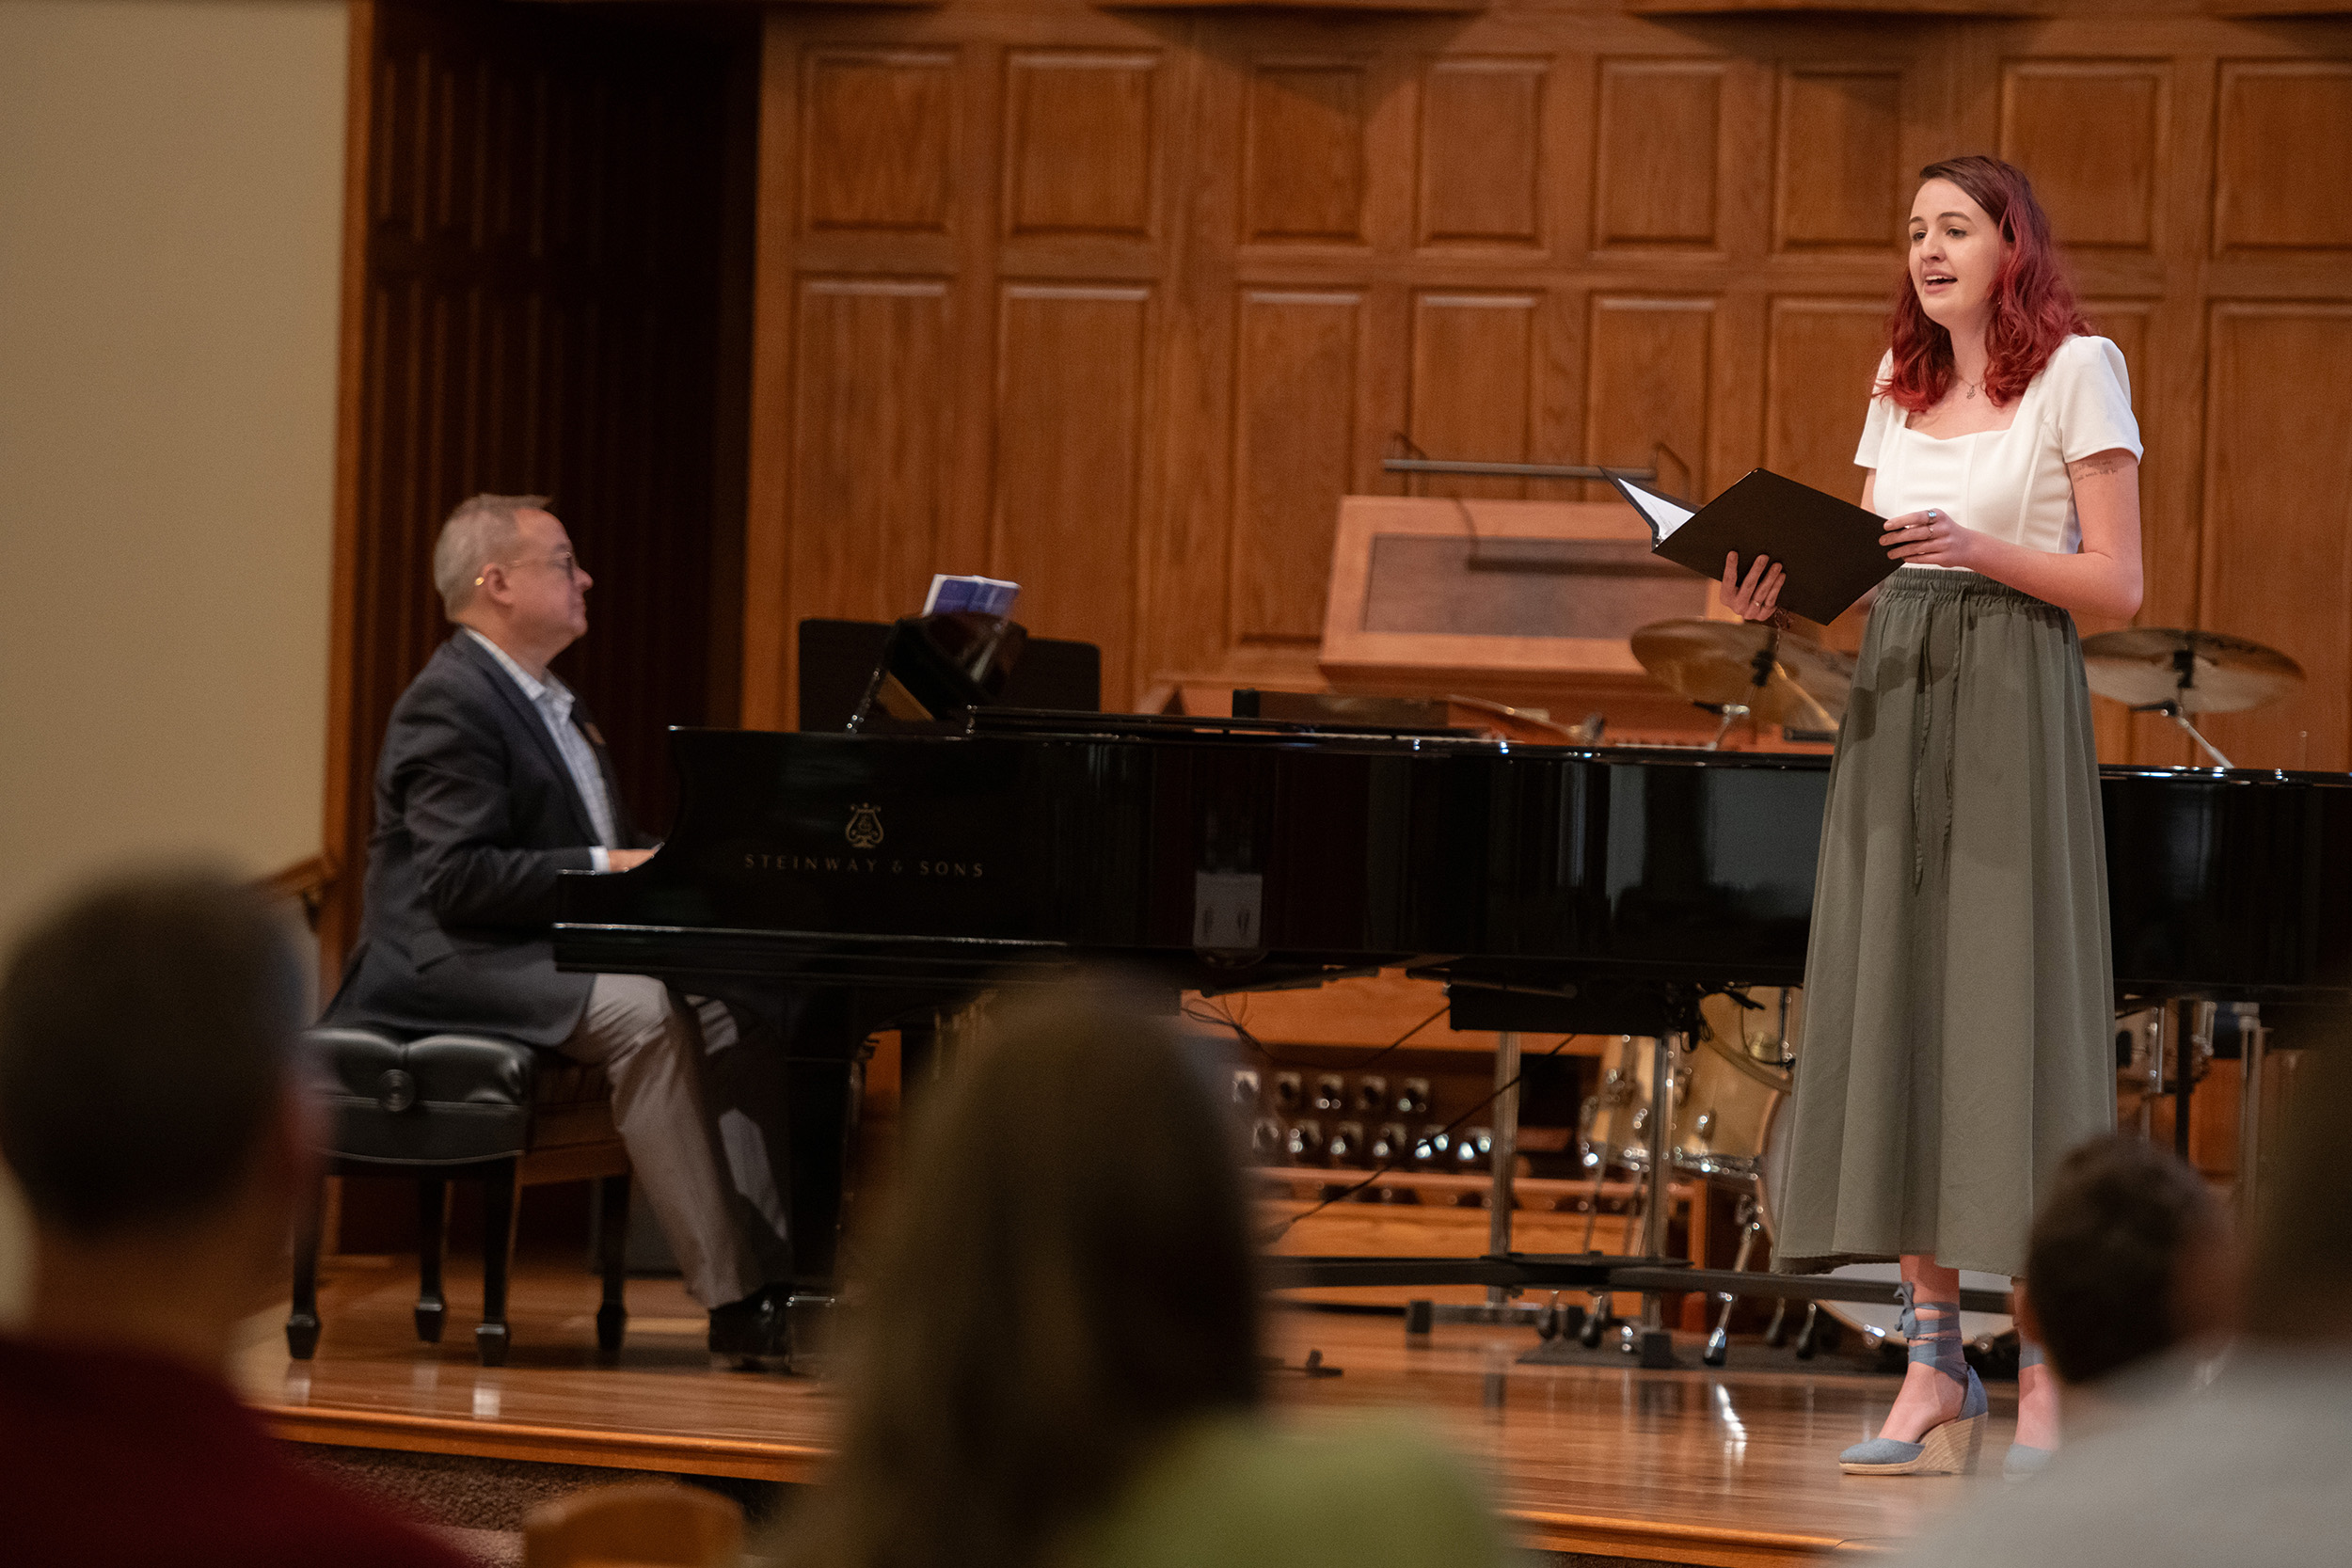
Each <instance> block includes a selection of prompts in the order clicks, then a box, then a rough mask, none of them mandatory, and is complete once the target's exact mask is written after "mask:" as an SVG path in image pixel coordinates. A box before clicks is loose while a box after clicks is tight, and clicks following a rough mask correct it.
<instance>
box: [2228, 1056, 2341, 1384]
mask: <svg viewBox="0 0 2352 1568" xmlns="http://www.w3.org/2000/svg"><path fill="white" fill-rule="evenodd" d="M2281 1120H2282V1121H2283V1123H2284V1125H2283V1126H2282V1127H2280V1129H2279V1131H2278V1132H2276V1133H2274V1134H2273V1136H2275V1137H2276V1138H2277V1139H2278V1146H2277V1147H2278V1158H2277V1159H2276V1161H2275V1162H2273V1161H2269V1160H2265V1162H2264V1163H2263V1186H2262V1195H2261V1196H2262V1208H2261V1218H2260V1220H2259V1221H2258V1222H2257V1224H2256V1226H2255V1227H2254V1244H2253V1256H2252V1258H2251V1259H2250V1260H2249V1267H2248V1269H2247V1271H2246V1288H2245V1295H2244V1302H2245V1307H2244V1316H2245V1322H2246V1332H2247V1334H2248V1336H2249V1338H2257V1339H2263V1340H2268V1341H2271V1342H2272V1343H2274V1344H2277V1345H2279V1346H2280V1347H2281V1348H2291V1347H2293V1346H2295V1345H2298V1344H2311V1345H2320V1344H2328V1343H2330V1342H2333V1343H2334V1344H2337V1345H2339V1346H2340V1345H2342V1344H2344V1343H2345V1342H2352V1196H2347V1194H2346V1191H2345V1187H2344V1155H2343V1148H2344V1128H2345V1127H2346V1126H2352V1060H2347V1059H2346V1057H2345V1054H2344V1053H2343V1052H2342V1051H2314V1052H2312V1053H2309V1054H2308V1056H2307V1058H2306V1059H2305V1061H2304V1062H2303V1064H2302V1066H2301V1067H2300V1069H2299V1070H2298V1071H2297V1072H2296V1082H2295V1091H2294V1093H2292V1094H2291V1095H2289V1096H2288V1097H2287V1109H2286V1115H2285V1116H2284V1117H2282V1118H2281Z"/></svg>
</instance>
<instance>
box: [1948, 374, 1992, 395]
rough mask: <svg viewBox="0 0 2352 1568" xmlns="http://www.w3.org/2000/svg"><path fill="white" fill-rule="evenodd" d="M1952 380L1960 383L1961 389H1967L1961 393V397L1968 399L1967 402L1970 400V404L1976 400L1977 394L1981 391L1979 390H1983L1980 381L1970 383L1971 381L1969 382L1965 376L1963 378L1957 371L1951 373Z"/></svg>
mask: <svg viewBox="0 0 2352 1568" xmlns="http://www.w3.org/2000/svg"><path fill="white" fill-rule="evenodd" d="M1952 379H1953V380H1955V381H1957V382H1959V383H1960V384H1961V385H1962V386H1963V387H1965V388H1968V390H1966V391H1965V392H1963V393H1962V394H1961V396H1963V397H1964V398H1967V399H1968V400H1970V401H1971V402H1974V401H1975V399H1976V396H1977V394H1978V393H1979V391H1981V390H1983V389H1984V383H1983V382H1981V381H1971V380H1969V379H1968V378H1967V377H1966V376H1964V375H1963V374H1961V373H1960V372H1958V371H1954V372H1952Z"/></svg>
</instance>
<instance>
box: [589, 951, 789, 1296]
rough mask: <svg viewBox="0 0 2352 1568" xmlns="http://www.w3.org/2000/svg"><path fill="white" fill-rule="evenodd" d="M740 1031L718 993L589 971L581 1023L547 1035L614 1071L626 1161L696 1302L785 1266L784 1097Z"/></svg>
mask: <svg viewBox="0 0 2352 1568" xmlns="http://www.w3.org/2000/svg"><path fill="white" fill-rule="evenodd" d="M745 1036H746V1030H745V1028H744V1026H743V1023H742V1021H740V1020H739V1019H738V1018H737V1016H736V1015H735V1013H734V1012H733V1011H732V1010H731V1009H730V1008H729V1007H728V1006H727V1005H726V1004H725V1003H723V1002H719V1001H712V1000H706V999H704V998H700V997H690V996H683V995H680V994H679V993H678V992H676V991H674V990H671V989H670V988H669V987H667V986H665V985H663V984H662V983H661V982H660V981H659V980H656V979H654V978H652V977H651V976H649V975H644V974H599V975H597V976H596V984H595V986H594V988H593V989H591V990H590V991H589V993H588V1010H587V1012H586V1013H585V1014H583V1015H582V1016H581V1018H580V1027H579V1028H578V1029H576V1030H575V1031H573V1033H572V1037H571V1038H569V1039H567V1040H565V1041H564V1043H563V1044H562V1045H561V1046H559V1047H557V1049H558V1050H560V1051H562V1052H563V1053H564V1054H565V1055H566V1056H569V1057H571V1058H572V1059H573V1060H575V1061H580V1062H591V1063H596V1064H600V1065H601V1066H602V1067H603V1068H604V1070H605V1076H606V1077H607V1078H609V1079H611V1080H612V1119H613V1121H614V1123H615V1124H617V1125H618V1126H619V1128H620V1132H621V1139H622V1141H623V1142H624V1143H626V1144H627V1145H628V1158H629V1164H631V1165H632V1166H634V1167H635V1175H636V1180H637V1181H638V1182H639V1184H640V1185H642V1186H643V1187H644V1192H645V1197H646V1202H647V1204H648V1206H649V1207H651V1209H652V1210H653V1212H654V1217H655V1218H656V1219H658V1220H659V1221H660V1224H661V1229H662V1233H663V1234H664V1235H665V1236H666V1237H668V1239H669V1243H670V1250H671V1252H672V1253H673V1254H674V1255H675V1257H676V1259H677V1260H678V1267H679V1269H680V1270H681V1272H682V1273H683V1274H684V1275H685V1278H686V1288H687V1290H688V1291H691V1293H692V1294H693V1297H694V1299H695V1300H697V1301H699V1302H701V1303H702V1304H703V1305H704V1306H705V1307H721V1306H724V1305H725V1304H726V1303H728V1302H731V1301H739V1300H740V1299H742V1298H743V1297H745V1296H747V1295H750V1294H751V1293H752V1292H753V1291H757V1290H758V1289H759V1288H760V1287H761V1286H763V1285H767V1284H770V1283H771V1282H776V1283H781V1282H786V1281H788V1280H789V1279H790V1278H791V1270H792V1261H791V1259H792V1254H791V1247H790V1244H789V1240H788V1234H787V1225H786V1208H785V1199H784V1193H783V1190H782V1184H783V1180H784V1177H783V1176H782V1174H781V1173H782V1172H783V1171H784V1169H785V1167H784V1164H783V1162H784V1157H785V1153H786V1150H785V1148H784V1144H783V1138H782V1106H781V1103H780V1102H779V1101H778V1099H777V1098H776V1096H775V1095H774V1094H773V1092H772V1091H773V1089H774V1087H775V1082H776V1080H775V1076H774V1075H773V1074H771V1073H770V1072H767V1071H764V1070H762V1069H763V1067H764V1066H765V1065H766V1064H763V1063H762V1062H760V1061H758V1060H755V1058H756V1057H758V1056H759V1055H761V1054H762V1052H761V1042H758V1041H756V1040H747V1039H746V1037H745ZM769 1054H772V1053H769ZM763 1090H764V1091H768V1092H765V1093H763V1092H762V1091H763Z"/></svg>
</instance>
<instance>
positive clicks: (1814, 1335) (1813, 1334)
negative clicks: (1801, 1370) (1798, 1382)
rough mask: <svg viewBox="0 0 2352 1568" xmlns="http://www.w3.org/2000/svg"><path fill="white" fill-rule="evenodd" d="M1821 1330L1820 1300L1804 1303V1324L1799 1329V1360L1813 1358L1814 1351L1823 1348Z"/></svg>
mask: <svg viewBox="0 0 2352 1568" xmlns="http://www.w3.org/2000/svg"><path fill="white" fill-rule="evenodd" d="M1820 1330H1821V1304H1820V1302H1818V1301H1808V1302H1806V1303H1805V1304H1804V1327H1803V1328H1801V1329H1799V1330H1798V1331H1797V1359H1798V1360H1800V1361H1810V1360H1812V1359H1813V1353H1814V1352H1815V1351H1817V1350H1820V1348H1821V1336H1820Z"/></svg>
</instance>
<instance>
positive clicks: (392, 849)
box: [326, 631, 646, 1046]
mask: <svg viewBox="0 0 2352 1568" xmlns="http://www.w3.org/2000/svg"><path fill="white" fill-rule="evenodd" d="M572 722H573V723H574V724H576V725H578V726H579V727H580V731H581V733H582V734H583V735H585V736H587V737H588V739H589V741H590V744H591V745H592V746H593V747H594V748H595V751H596V764H597V767H598V768H600V769H601V770H602V771H603V774H604V787H605V794H606V796H607V798H608V799H609V800H611V801H612V817H613V824H614V827H615V829H616V830H617V832H618V836H619V837H620V838H621V841H622V842H623V843H624V844H627V845H639V846H641V847H642V846H643V845H644V843H645V842H646V841H643V840H641V839H640V838H639V837H638V836H637V834H636V832H635V831H634V830H633V829H632V828H631V827H630V825H629V822H628V814H627V811H626V809H625V808H624V807H623V805H622V803H621V790H620V784H619V781H618V780H616V779H615V778H614V777H613V774H612V760H611V758H610V757H608V756H607V755H606V754H605V749H604V747H603V745H602V744H601V743H600V742H599V741H598V739H597V736H596V727H595V724H594V722H593V721H591V720H590V718H589V716H588V712H587V708H586V706H585V705H584V704H581V703H580V702H579V701H578V700H577V699H575V701H574V704H573V707H572ZM595 842H596V830H595V828H594V827H593V826H592V825H591V819H590V817H589V815H588V808H587V805H586V803H585V802H583V801H582V800H580V791H579V789H578V788H577V787H576V786H575V785H574V784H573V783H572V776H571V773H570V771H569V770H568V769H567V768H564V758H563V753H562V752H558V751H557V750H556V746H555V739H554V737H553V736H550V735H548V726H547V722H546V721H545V720H543V719H542V718H541V717H540V716H539V711H538V709H536V708H534V707H532V705H531V703H530V702H529V700H528V699H526V698H525V697H524V696H523V694H522V691H521V689H519V688H517V687H516V685H515V681H514V677H512V676H511V675H509V674H508V673H506V672H505V671H504V670H503V669H501V667H500V665H499V662H498V660H496V659H495V658H493V657H490V653H489V651H488V650H487V649H485V648H484V647H483V646H482V645H481V644H480V643H479V642H476V641H474V640H473V639H472V638H471V637H469V636H467V635H466V634H465V633H464V632H462V631H461V632H459V633H457V634H456V635H455V636H453V637H452V638H451V639H450V640H449V641H446V642H444V643H442V644H441V645H440V647H439V648H437V649H436V650H435V652H434V655H433V657H432V658H431V659H430V660H428V661H427V662H426V664H425V667H424V670H423V671H422V673H420V674H419V675H418V676H417V678H416V679H415V680H414V681H412V682H410V683H409V687H408V689H407V690H406V691H405V692H403V693H402V694H401V698H400V701H399V702H398V703H397V704H395V705H393V707H392V719H391V723H390V725H389V727H388V728H387V730H386V731H385V736H384V752H383V755H382V757H381V759H380V760H379V761H378V762H377V764H376V769H375V828H374V832H373V833H372V834H371V835H370V837H369V840H368V871H367V884H366V890H365V897H366V911H365V914H364V916H363V918H362V921H361V925H360V938H359V943H358V947H357V948H355V949H354V950H353V952H352V955H351V958H350V962H349V963H348V964H347V965H346V966H345V968H344V971H343V983H342V990H340V991H338V992H337V993H336V996H335V1000H334V1001H333V1002H331V1003H329V1004H328V1005H327V1009H326V1022H329V1023H339V1024H349V1025H354V1026H357V1027H361V1028H375V1029H383V1030H386V1031H388V1032H389V1033H392V1034H396V1035H404V1036H411V1035H421V1034H431V1033H435V1032H437V1031H440V1030H462V1031H466V1032H469V1033H479V1034H489V1035H499V1036H502V1037H506V1038H509V1039H515V1040H520V1041H522V1042H523V1043H524V1044H526V1045H541V1046H551V1045H557V1044H560V1043H562V1042H563V1041H564V1039H566V1038H567V1037H570V1035H571V1033H572V1031H573V1030H574V1029H575V1028H576V1027H578V1025H579V1023H580V1014H581V1013H582V1012H583V1011H584V1010H585V1009H586V1007H587V1005H588V988H589V986H590V985H591V983H592V982H593V980H594V976H592V975H588V974H562V973H559V972H558V971H557V969H556V967H555V958H554V956H553V953H552V951H551V949H550V946H549V940H548V939H549V932H548V927H549V926H550V925H551V924H552V922H553V921H554V918H555V906H556V882H557V879H558V878H559V876H560V875H561V874H562V873H563V872H565V871H586V870H588V869H590V859H589V853H588V850H589V847H590V846H591V845H593V844H594V843H595Z"/></svg>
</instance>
